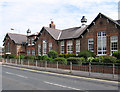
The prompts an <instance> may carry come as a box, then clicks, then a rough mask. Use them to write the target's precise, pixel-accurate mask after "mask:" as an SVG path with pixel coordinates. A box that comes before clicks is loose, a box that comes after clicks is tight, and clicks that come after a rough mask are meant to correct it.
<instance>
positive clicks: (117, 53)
mask: <svg viewBox="0 0 120 92" xmlns="http://www.w3.org/2000/svg"><path fill="white" fill-rule="evenodd" d="M112 56H114V57H116V58H117V59H120V50H118V51H115V52H114V53H113V54H112Z"/></svg>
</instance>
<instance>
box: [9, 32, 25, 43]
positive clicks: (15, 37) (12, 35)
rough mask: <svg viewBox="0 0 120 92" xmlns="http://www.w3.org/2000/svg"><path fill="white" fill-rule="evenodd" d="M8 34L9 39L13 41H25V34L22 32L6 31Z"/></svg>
mask: <svg viewBox="0 0 120 92" xmlns="http://www.w3.org/2000/svg"><path fill="white" fill-rule="evenodd" d="M8 36H9V37H10V39H11V40H13V41H14V42H15V43H19V44H22V43H23V42H27V36H26V35H23V34H16V33H8Z"/></svg>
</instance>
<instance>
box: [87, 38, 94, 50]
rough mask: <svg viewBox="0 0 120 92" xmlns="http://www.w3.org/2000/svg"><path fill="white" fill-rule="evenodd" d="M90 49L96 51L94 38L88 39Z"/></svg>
mask: <svg viewBox="0 0 120 92" xmlns="http://www.w3.org/2000/svg"><path fill="white" fill-rule="evenodd" d="M88 50H89V51H91V52H94V40H93V38H90V39H88Z"/></svg>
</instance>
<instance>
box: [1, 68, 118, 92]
mask: <svg viewBox="0 0 120 92" xmlns="http://www.w3.org/2000/svg"><path fill="white" fill-rule="evenodd" d="M2 88H3V90H83V91H84V90H88V91H89V90H118V83H117V82H114V81H107V80H95V79H89V78H82V77H74V76H70V75H63V74H55V73H49V72H42V71H39V72H33V71H29V70H27V69H26V70H25V69H18V68H12V67H8V66H2ZM88 91H86V92H88ZM109 92H110V91H109Z"/></svg>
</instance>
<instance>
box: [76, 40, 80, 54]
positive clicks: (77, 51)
mask: <svg viewBox="0 0 120 92" xmlns="http://www.w3.org/2000/svg"><path fill="white" fill-rule="evenodd" d="M75 46H76V55H78V54H79V53H80V40H76V45H75Z"/></svg>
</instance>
